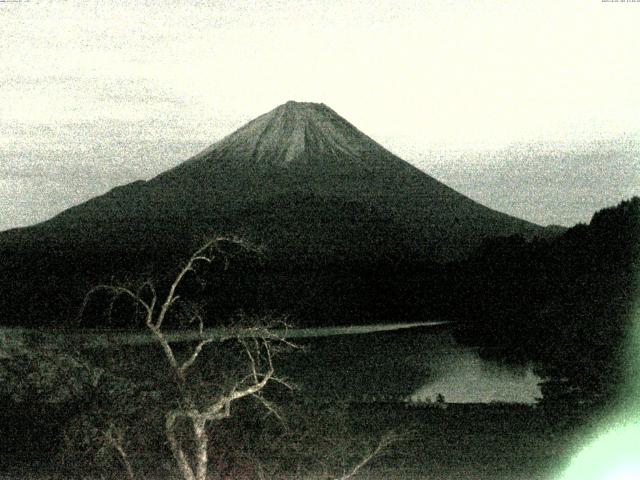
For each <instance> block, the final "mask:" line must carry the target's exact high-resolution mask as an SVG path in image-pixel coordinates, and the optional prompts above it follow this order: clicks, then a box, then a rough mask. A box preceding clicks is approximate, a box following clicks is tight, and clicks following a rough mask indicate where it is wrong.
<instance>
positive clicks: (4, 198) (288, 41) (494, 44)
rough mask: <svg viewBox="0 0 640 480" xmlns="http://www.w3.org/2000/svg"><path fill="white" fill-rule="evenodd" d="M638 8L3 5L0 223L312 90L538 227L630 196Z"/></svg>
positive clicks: (639, 93) (175, 157)
mask: <svg viewBox="0 0 640 480" xmlns="http://www.w3.org/2000/svg"><path fill="white" fill-rule="evenodd" d="M639 26H640V3H631V2H617V3H614V2H602V1H601V0H563V1H558V0H548V1H547V0H535V1H533V0H532V1H522V0H519V1H512V2H506V1H498V0H494V1H489V0H486V1H482V0H476V1H464V0H457V1H449V0H439V1H427V0H420V1H402V0H395V1H389V2H386V1H377V2H376V1H372V0H369V1H351V2H338V1H330V0H319V1H312V0H308V1H285V0H281V1H264V2H248V1H241V0H234V1H217V2H216V1H211V2H204V1H203V2H178V1H166V2H160V1H148V2H141V1H135V2H134V1H131V2H122V1H120V2H109V1H104V0H103V1H100V2H77V3H76V2H61V1H58V2H52V3H47V2H38V1H30V2H28V1H22V2H0V40H1V41H2V48H1V49H0V208H1V211H2V215H0V230H1V229H7V228H11V227H16V226H23V225H29V224H32V223H35V222H38V221H42V220H45V219H47V218H49V217H51V216H52V215H54V214H56V213H58V212H59V211H61V210H63V209H65V208H68V207H70V206H72V205H74V204H77V203H79V202H81V201H84V200H86V199H88V198H91V197H93V196H95V195H98V194H101V193H104V192H105V191H107V190H109V189H110V188H113V187H115V186H117V185H120V184H123V183H127V182H130V181H133V180H137V179H148V178H150V177H152V176H153V175H156V174H157V173H160V172H161V171H163V170H166V169H167V168H170V167H172V166H174V165H176V164H178V163H180V162H182V161H184V160H186V159H187V158H188V157H190V156H191V155H193V154H195V153H196V152H198V151H199V150H201V149H202V148H204V147H205V146H207V145H208V144H210V143H212V142H214V141H215V140H218V139H219V138H221V137H222V136H224V135H226V134H228V133H231V132H232V131H233V130H235V129H236V128H238V127H239V126H241V125H242V124H243V123H245V122H246V121H248V120H250V119H252V118H254V117H256V116H257V115H259V114H261V113H264V112H266V111H269V110H271V109H272V108H274V107H276V106H278V105H280V104H282V103H284V102H285V101H287V100H300V101H316V102H323V103H325V104H327V105H329V106H330V107H331V108H333V109H334V110H335V111H337V112H338V113H339V114H340V115H342V116H343V117H345V118H347V119H348V120H349V121H350V122H351V123H353V124H354V125H356V126H357V127H358V128H359V129H360V130H362V131H364V132H365V133H367V134H368V135H370V136H371V137H373V138H374V139H375V140H377V141H378V142H380V143H381V144H382V145H383V146H385V147H387V148H388V149H390V150H391V151H393V152H394V153H396V154H398V155H399V156H401V157H402V158H404V159H405V160H407V161H409V162H411V163H413V164H414V165H416V166H418V167H419V168H421V169H423V170H424V171H425V172H427V173H429V174H431V175H433V176H435V177H436V178H438V179H439V180H441V181H443V182H445V183H447V184H448V185H450V186H452V187H453V188H456V189H457V190H459V191H460V192H462V193H464V194H466V195H468V196H470V197H471V198H473V199H475V200H478V201H480V202H481V203H484V204H485V205H487V206H490V207H493V208H496V209H498V210H501V211H504V212H507V213H510V214H513V215H516V216H520V217H522V218H525V219H527V220H531V221H534V222H537V223H541V224H549V223H559V224H564V225H572V224H574V223H576V222H578V221H582V222H586V221H588V220H589V218H590V216H591V214H592V213H593V212H594V211H595V210H596V209H599V208H602V207H604V206H608V205H612V204H615V203H617V202H619V201H620V200H622V199H624V198H628V197H630V196H631V195H633V194H636V195H637V194H640V148H639V147H640V88H639V87H640V61H639V59H640V34H638V31H639Z"/></svg>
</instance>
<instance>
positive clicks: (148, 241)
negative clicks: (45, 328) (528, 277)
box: [0, 102, 545, 315]
mask: <svg viewBox="0 0 640 480" xmlns="http://www.w3.org/2000/svg"><path fill="white" fill-rule="evenodd" d="M544 233H545V232H544V229H543V228H542V227H539V226H537V225H534V224H531V223H528V222H526V221H523V220H520V219H517V218H514V217H511V216H508V215H505V214H502V213H499V212H496V211H494V210H491V209H489V208H486V207H484V206H482V205H480V204H478V203H476V202H474V201H472V200H470V199H469V198H467V197H465V196H463V195H461V194H459V193H457V192H456V191H454V190H452V189H450V188H449V187H447V186H446V185H444V184H442V183H440V182H438V181H437V180H435V179H434V178H432V177H430V176H428V175H426V174H425V173H423V172H421V171H420V170H418V169H416V168H415V167H413V166H411V165H410V164H408V163H406V162H405V161H403V160H401V159H400V158H398V157H397V156H395V155H393V154H392V153H391V152H389V151H388V150H386V149H384V148H383V147H381V146H380V145H378V144H377V143H376V142H374V141H373V140H372V139H370V138H369V137H367V136H366V135H365V134H363V133H362V132H360V131H359V130H357V129H356V128H355V127H354V126H353V125H351V124H350V123H349V122H347V121H346V120H345V119H343V118H342V117H340V116H339V115H338V114H336V113H335V112H334V111H333V110H331V109H330V108H328V107H326V106H325V105H322V104H313V103H296V102H288V103H286V104H284V105H281V106H280V107H277V108H276V109H274V110H272V111H271V112H268V113H266V114H264V115H262V116H260V117H258V118H257V119H255V120H253V121H251V122H249V123H248V124H246V125H245V126H244V127H242V128H240V129H239V130H237V131H236V132H234V133H232V134H231V135H229V136H227V137H225V138H224V139H222V140H221V141H219V142H217V143H215V144H213V145H212V146H211V147H209V148H207V149H206V150H204V151H203V152H201V153H199V154H198V155H196V156H194V157H193V158H191V159H190V160H187V161H186V162H184V163H182V164H180V165H178V166H177V167H175V168H173V169H171V170H169V171H167V172H164V173H162V174H160V175H158V176H157V177H155V178H153V179H151V180H149V181H146V182H143V181H138V182H134V183H131V184H128V185H124V186H122V187H118V188H115V189H113V190H111V191H110V192H108V193H106V194H105V195H102V196H100V197H96V198H94V199H92V200H90V201H88V202H85V203H83V204H81V205H78V206H76V207H73V208H70V209H68V210H66V211H64V212H62V213H61V214H59V215H57V216H56V217H54V218H52V219H50V220H48V221H46V222H43V223H41V224H38V225H35V226H33V227H29V228H24V229H19V230H13V231H9V232H4V233H2V234H0V251H1V252H2V253H3V262H4V268H3V273H0V275H3V278H1V279H0V281H2V283H3V284H5V285H12V287H11V288H14V289H16V288H19V289H23V293H22V294H21V295H17V296H16V298H18V299H20V298H23V297H25V296H29V295H31V296H33V294H34V292H36V291H39V289H43V293H42V298H41V300H40V301H41V302H48V303H51V302H52V309H53V310H55V304H56V302H57V301H58V300H56V299H55V298H53V299H52V298H51V297H52V296H51V295H50V292H49V293H47V287H43V286H42V285H39V284H38V282H40V283H46V284H48V285H51V284H52V283H55V284H56V285H57V284H64V285H67V286H68V289H69V290H74V289H75V290H77V291H80V290H81V287H79V286H78V285H81V284H82V285H83V286H85V287H86V285H88V284H91V283H92V282H95V281H97V280H99V279H101V278H105V277H106V278H109V277H110V276H112V275H120V276H122V274H123V273H124V274H126V273H127V272H129V274H128V276H135V274H136V273H137V272H139V271H140V269H141V268H143V267H145V266H146V265H147V264H151V265H156V266H157V265H164V266H165V267H166V268H169V267H175V261H177V259H179V258H183V257H184V255H186V254H187V253H188V252H189V251H190V249H192V248H193V246H194V242H197V241H198V240H197V239H199V238H202V237H206V236H210V235H212V234H227V235H237V236H240V237H243V238H247V239H249V240H252V241H254V242H255V243H258V244H261V245H263V246H264V247H265V248H266V251H267V256H268V258H269V261H270V262H271V265H272V266H274V265H276V266H277V265H280V264H284V263H286V264H287V268H291V269H294V270H295V268H299V269H301V270H300V271H303V270H304V271H308V270H309V269H311V270H313V269H316V270H315V271H321V270H318V269H323V268H326V266H328V265H334V266H335V265H347V264H348V265H352V266H354V265H355V266H358V267H357V268H361V267H362V268H369V267H368V266H370V265H381V264H385V265H387V264H388V265H397V264H402V265H405V264H406V265H410V264H412V263H415V262H427V263H428V262H431V261H439V262H444V261H449V260H454V259H459V258H461V257H463V256H465V255H467V254H468V253H469V252H471V251H472V250H473V249H474V248H475V247H477V246H478V245H479V244H480V243H481V242H482V240H483V239H485V238H490V237H495V236H499V235H511V234H521V235H523V236H525V237H532V236H534V235H544ZM34 258H37V259H38V265H37V272H34V271H33V269H34V268H36V267H34V265H32V264H30V263H29V262H30V261H31V260H30V259H34ZM172 262H174V263H172ZM296 266H297V267H296ZM363 266H364V267H363ZM274 268H279V267H274ZM340 268H342V267H340ZM393 268H396V267H393ZM161 270H162V269H161ZM267 270H268V269H267ZM325 273H326V271H325ZM261 275H262V276H261V280H260V281H262V282H263V284H265V285H266V284H268V283H269V282H272V281H273V279H270V277H269V273H268V272H267V273H265V272H263V273H262V274H261ZM323 275H324V273H323ZM293 277H295V275H294V276H293ZM21 278H28V279H30V280H29V281H28V282H27V283H25V284H24V285H23V284H20V285H16V282H18V283H19V282H20V279H21ZM345 278H346V277H345ZM343 280H344V279H343ZM352 280H353V281H354V282H356V283H357V282H360V283H359V284H358V285H361V286H362V285H364V284H365V283H366V282H365V283H363V280H362V278H360V279H352ZM291 281H292V282H293V281H295V280H293V279H292V280H291ZM332 281H333V280H331V279H327V280H326V282H329V283H331V282H332ZM344 281H345V282H346V284H349V281H346V280H344ZM60 288H62V287H60ZM363 288H364V287H363ZM365 291H366V289H365ZM298 294H299V295H302V293H298ZM77 295H78V293H77V292H76V293H74V294H68V293H64V292H63V293H60V294H59V296H60V297H61V298H62V299H61V300H60V301H59V302H60V303H64V304H66V305H68V306H69V308H72V306H73V305H74V302H75V301H76V300H75V299H73V298H72V297H75V296H77ZM2 301H3V300H0V302H2ZM20 301H22V300H15V301H14V300H12V299H11V296H10V297H9V299H5V300H4V302H5V305H4V307H3V305H2V304H1V303H0V309H2V310H3V311H9V312H12V313H13V314H15V315H19V313H16V312H23V311H24V309H25V307H24V306H21V305H17V303H19V302H20ZM30 301H31V300H30Z"/></svg>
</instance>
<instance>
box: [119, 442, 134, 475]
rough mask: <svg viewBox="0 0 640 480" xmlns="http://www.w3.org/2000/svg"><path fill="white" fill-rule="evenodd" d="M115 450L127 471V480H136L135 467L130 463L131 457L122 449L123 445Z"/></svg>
mask: <svg viewBox="0 0 640 480" xmlns="http://www.w3.org/2000/svg"><path fill="white" fill-rule="evenodd" d="M115 449H116V451H117V452H118V454H119V455H120V460H121V461H122V464H123V465H124V468H125V469H126V470H127V478H129V480H135V478H136V477H135V475H134V473H133V467H132V466H131V463H130V462H129V457H128V456H127V452H125V451H124V448H122V446H121V445H115Z"/></svg>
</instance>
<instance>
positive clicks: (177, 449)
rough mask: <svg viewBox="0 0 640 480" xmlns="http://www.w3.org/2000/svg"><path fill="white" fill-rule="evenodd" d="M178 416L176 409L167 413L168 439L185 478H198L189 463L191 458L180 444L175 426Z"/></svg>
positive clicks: (192, 479) (190, 479)
mask: <svg viewBox="0 0 640 480" xmlns="http://www.w3.org/2000/svg"><path fill="white" fill-rule="evenodd" d="M177 418H178V416H177V414H176V412H175V411H174V412H169V413H168V414H167V418H166V422H165V434H166V436H167V440H169V447H170V448H171V453H173V458H175V460H176V463H177V464H178V469H179V470H180V474H181V475H182V478H183V480H196V476H195V475H194V474H193V469H192V468H191V466H190V465H189V460H188V459H187V456H186V455H185V454H184V451H183V450H182V447H181V446H180V442H178V439H177V438H176V433H175V426H176V420H177Z"/></svg>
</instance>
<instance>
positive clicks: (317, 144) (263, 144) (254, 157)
mask: <svg viewBox="0 0 640 480" xmlns="http://www.w3.org/2000/svg"><path fill="white" fill-rule="evenodd" d="M380 148H381V147H380V146H379V145H378V144H376V143H375V142H374V141H373V140H371V139H370V138H369V137H367V136H366V135H364V134H363V133H361V132H360V131H358V130H357V129H356V128H355V127H354V126H353V125H351V124H350V123H349V122H347V121H346V120H345V119H344V118H342V117H341V116H339V115H338V114H337V113H336V112H334V111H333V110H331V109H330V108H329V107H327V106H326V105H324V104H322V103H306V102H304V103H303V102H293V101H290V102H287V103H285V104H284V105H281V106H279V107H277V108H275V109H274V110H272V111H270V112H268V113H266V114H264V115H262V116H260V117H258V118H256V119H255V120H253V121H251V122H249V123H248V124H246V125H245V126H244V127H242V128H240V129H239V130H237V131H236V132H234V133H232V134H231V135H229V136H227V137H226V138H224V139H223V140H221V141H220V142H218V143H215V144H214V145H212V146H211V147H209V148H208V149H207V150H205V152H203V153H202V154H200V155H198V156H197V157H196V158H200V157H202V156H205V155H211V154H214V155H221V156H224V155H226V154H229V155H231V156H233V158H234V159H235V160H236V161H239V162H256V163H264V164H270V165H278V166H286V165H289V164H293V163H297V164H308V163H312V162H316V163H318V162H322V161H323V159H324V160H326V159H328V158H334V159H335V158H342V159H343V160H346V161H354V162H361V161H363V160H365V159H366V158H368V157H371V156H372V155H371V153H372V152H373V151H375V150H377V149H380Z"/></svg>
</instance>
